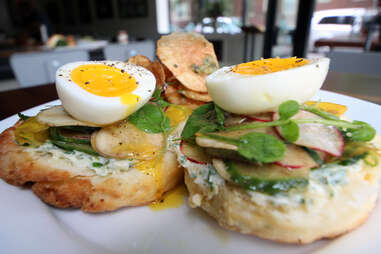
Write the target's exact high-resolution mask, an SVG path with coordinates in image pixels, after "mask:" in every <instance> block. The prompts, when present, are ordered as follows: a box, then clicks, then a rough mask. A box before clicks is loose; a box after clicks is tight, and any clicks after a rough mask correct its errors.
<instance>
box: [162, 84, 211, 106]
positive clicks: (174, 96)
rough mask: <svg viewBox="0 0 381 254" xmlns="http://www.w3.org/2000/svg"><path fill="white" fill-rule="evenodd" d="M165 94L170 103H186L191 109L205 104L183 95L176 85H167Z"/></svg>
mask: <svg viewBox="0 0 381 254" xmlns="http://www.w3.org/2000/svg"><path fill="white" fill-rule="evenodd" d="M164 96H165V98H166V99H167V101H168V102H170V103H173V104H178V105H186V106H189V108H191V109H195V108H197V107H199V106H201V105H202V104H204V102H201V101H196V100H192V99H189V98H187V97H185V96H183V95H181V94H180V93H179V92H178V89H177V87H176V85H170V86H167V89H166V90H165V92H164Z"/></svg>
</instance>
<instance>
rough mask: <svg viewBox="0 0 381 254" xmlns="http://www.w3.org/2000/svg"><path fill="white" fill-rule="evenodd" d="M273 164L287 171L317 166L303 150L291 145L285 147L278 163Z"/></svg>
mask: <svg viewBox="0 0 381 254" xmlns="http://www.w3.org/2000/svg"><path fill="white" fill-rule="evenodd" d="M274 163H275V164H276V165H278V166H281V167H284V168H289V169H299V168H314V167H317V166H318V164H317V163H316V162H315V161H314V160H313V159H312V158H311V156H310V155H309V154H308V153H307V152H306V151H305V150H303V148H301V147H298V146H296V145H291V144H288V145H287V146H286V153H285V155H284V157H283V158H282V159H281V160H280V161H276V162H274Z"/></svg>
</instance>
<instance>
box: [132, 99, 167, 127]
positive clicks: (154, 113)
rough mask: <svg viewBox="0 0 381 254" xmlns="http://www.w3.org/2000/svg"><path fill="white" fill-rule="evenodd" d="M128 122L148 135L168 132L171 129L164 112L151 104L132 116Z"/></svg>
mask: <svg viewBox="0 0 381 254" xmlns="http://www.w3.org/2000/svg"><path fill="white" fill-rule="evenodd" d="M128 121H129V122H130V123H132V124H133V125H135V126H136V127H137V128H138V129H140V130H142V131H144V132H147V133H160V132H167V131H168V130H169V127H170V125H169V123H170V121H169V118H168V117H167V116H166V115H165V114H164V112H163V110H162V109H161V108H160V107H158V106H156V105H153V104H149V103H147V104H146V105H144V106H143V107H142V108H141V109H139V110H138V111H137V112H135V113H134V114H132V115H131V116H130V117H129V118H128Z"/></svg>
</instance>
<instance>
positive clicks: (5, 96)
mask: <svg viewBox="0 0 381 254" xmlns="http://www.w3.org/2000/svg"><path fill="white" fill-rule="evenodd" d="M322 89H324V90H327V91H332V92H336V93H340V94H344V95H349V96H352V97H356V98H359V99H363V100H367V101H370V102H373V103H377V104H379V105H381V76H369V75H359V74H352V73H338V72H329V73H328V75H327V79H326V81H325V82H324V85H323V87H322ZM57 98H58V96H57V92H56V88H55V86H54V84H47V85H41V86H34V87H28V88H22V89H17V90H11V91H5V92H0V120H2V119H4V118H6V117H8V116H11V115H13V114H16V113H18V112H21V111H23V110H26V109H29V108H32V107H34V106H38V105H40V104H43V103H46V102H49V101H52V100H56V99H57Z"/></svg>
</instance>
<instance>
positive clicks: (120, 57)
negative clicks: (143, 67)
mask: <svg viewBox="0 0 381 254" xmlns="http://www.w3.org/2000/svg"><path fill="white" fill-rule="evenodd" d="M138 54H141V55H144V56H146V57H148V58H149V59H151V60H154V58H155V44H154V42H153V41H142V42H131V43H128V44H111V45H107V46H106V47H104V55H105V58H106V60H115V61H126V60H127V59H128V58H130V57H132V56H135V55H138Z"/></svg>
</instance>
